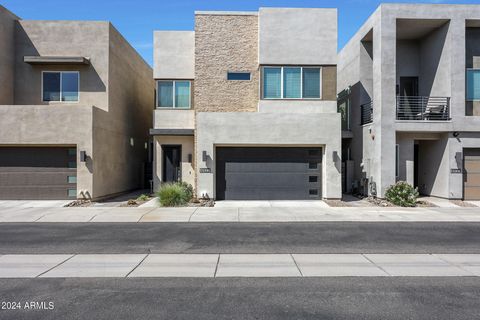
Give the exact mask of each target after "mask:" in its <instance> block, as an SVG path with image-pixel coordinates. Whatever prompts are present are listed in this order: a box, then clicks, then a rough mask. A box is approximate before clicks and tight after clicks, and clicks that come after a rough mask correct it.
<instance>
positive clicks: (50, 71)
mask: <svg viewBox="0 0 480 320" xmlns="http://www.w3.org/2000/svg"><path fill="white" fill-rule="evenodd" d="M45 73H60V100H50V101H45V100H44V96H43V75H44V74H45ZM62 73H76V74H77V76H78V84H77V92H78V99H77V100H76V101H63V100H61V99H62V93H63V91H62ZM40 82H41V85H40V95H41V99H42V102H43V103H47V104H59V103H68V104H72V103H73V104H75V103H79V102H80V71H78V70H42V76H41V79H40Z"/></svg>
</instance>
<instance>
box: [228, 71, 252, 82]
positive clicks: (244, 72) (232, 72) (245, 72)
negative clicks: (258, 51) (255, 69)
mask: <svg viewBox="0 0 480 320" xmlns="http://www.w3.org/2000/svg"><path fill="white" fill-rule="evenodd" d="M229 74H248V79H229V78H228V75H229ZM227 81H252V73H251V72H250V71H227Z"/></svg>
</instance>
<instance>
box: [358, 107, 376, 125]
mask: <svg viewBox="0 0 480 320" xmlns="http://www.w3.org/2000/svg"><path fill="white" fill-rule="evenodd" d="M372 122H373V101H370V102H367V103H364V104H362V105H361V106H360V125H362V126H363V125H364V124H369V123H372Z"/></svg>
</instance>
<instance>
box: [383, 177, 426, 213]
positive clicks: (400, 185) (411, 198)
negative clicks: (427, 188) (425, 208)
mask: <svg viewBox="0 0 480 320" xmlns="http://www.w3.org/2000/svg"><path fill="white" fill-rule="evenodd" d="M385 198H387V200H388V201H390V202H391V203H393V204H395V205H397V206H400V207H415V205H416V203H417V198H418V190H417V188H414V187H413V186H411V185H410V184H408V183H407V182H405V181H399V182H397V183H395V184H394V185H391V186H390V187H388V189H387V191H386V192H385Z"/></svg>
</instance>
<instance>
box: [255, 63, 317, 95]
mask: <svg viewBox="0 0 480 320" xmlns="http://www.w3.org/2000/svg"><path fill="white" fill-rule="evenodd" d="M265 68H280V98H266V97H265V92H264V69H265ZM284 68H300V94H301V98H284V97H283V94H284V90H283V87H284V72H283V69H284ZM303 69H319V73H320V74H319V76H320V78H319V80H320V81H319V86H320V88H319V97H318V98H304V97H303ZM322 70H323V67H322V66H302V65H264V66H262V67H261V82H260V91H261V95H260V96H261V100H290V101H291V100H294V101H302V100H307V101H312V100H313V101H316V100H317V101H318V100H322V96H323V93H322V83H323V72H322Z"/></svg>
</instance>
